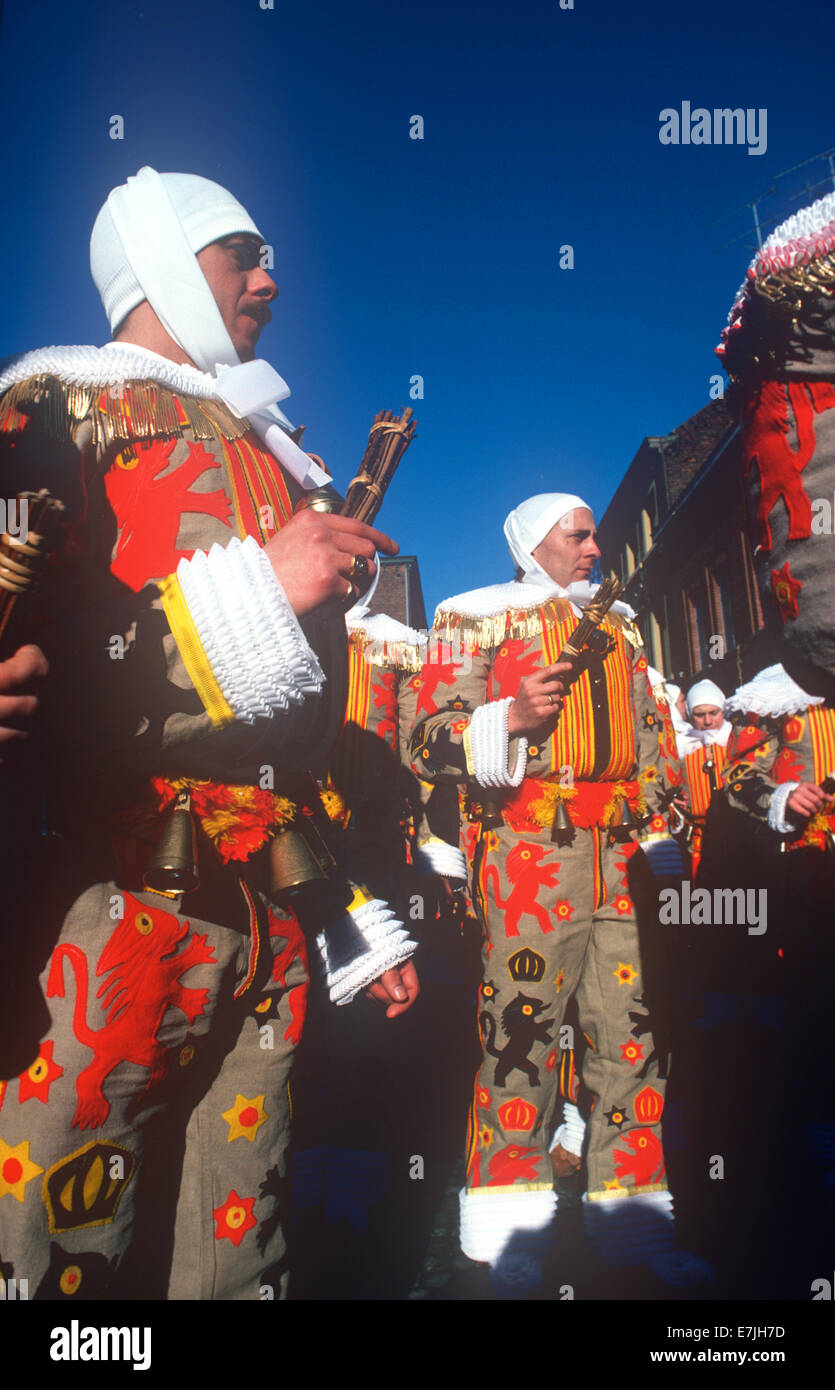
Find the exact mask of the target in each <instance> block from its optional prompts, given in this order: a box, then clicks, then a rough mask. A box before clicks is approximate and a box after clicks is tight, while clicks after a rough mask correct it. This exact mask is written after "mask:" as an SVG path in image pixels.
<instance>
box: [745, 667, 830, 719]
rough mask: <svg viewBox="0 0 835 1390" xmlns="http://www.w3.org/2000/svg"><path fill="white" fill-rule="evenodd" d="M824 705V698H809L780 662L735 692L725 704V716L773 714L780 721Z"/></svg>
mask: <svg viewBox="0 0 835 1390" xmlns="http://www.w3.org/2000/svg"><path fill="white" fill-rule="evenodd" d="M823 703H824V697H823V696H822V695H807V693H806V691H805V690H803V689H801V687H800V686H799V685H798V684H797V681H795V680H792V678H791V676H790V675H789V673H788V671H787V670H786V669H785V668H784V667H783V666H782V665H780V663H779V662H778V663H777V665H776V666H766V667H765V669H764V670H762V671H758V672H757V674H756V676H755V677H754V679H753V680H750V681H748V683H747V684H746V685H741V686H740V687H739V689H738V690H735V691H734V693H733V695H732V696H731V697H730V699H729V700H726V701H725V713H726V714H758V715H770V716H771V717H772V718H774V719H777V718H781V717H782V716H783V715H786V714H800V713H801V711H802V710H806V709H808V708H809V707H810V705H822V704H823Z"/></svg>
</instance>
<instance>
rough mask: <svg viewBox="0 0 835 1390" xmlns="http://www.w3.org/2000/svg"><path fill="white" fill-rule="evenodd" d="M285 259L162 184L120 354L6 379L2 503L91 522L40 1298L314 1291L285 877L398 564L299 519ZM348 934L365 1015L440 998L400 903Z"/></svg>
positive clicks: (116, 302)
mask: <svg viewBox="0 0 835 1390" xmlns="http://www.w3.org/2000/svg"><path fill="white" fill-rule="evenodd" d="M262 243H263V238H262V237H261V234H260V232H259V231H258V228H257V227H256V226H255V224H254V223H253V221H252V219H251V218H250V216H249V214H248V213H247V212H246V210H245V209H244V208H243V207H241V205H240V204H239V203H238V202H237V201H236V200H235V199H234V198H233V197H232V195H231V194H229V193H228V192H227V191H226V190H225V189H223V188H221V187H219V185H217V184H215V183H212V182H210V181H209V180H207V179H202V178H199V177H196V176H194V175H189V174H164V175H159V174H157V173H156V171H155V170H153V169H150V168H144V169H142V170H140V172H139V174H138V175H137V176H136V177H134V178H131V179H128V181H127V184H125V185H122V186H121V187H119V188H116V189H114V190H113V191H112V192H111V194H110V196H109V197H108V199H107V201H106V203H105V204H104V206H103V207H102V209H101V211H100V213H99V216H98V218H97V220H96V224H95V227H94V229H93V235H92V240H91V267H92V272H93V278H94V280H95V282H96V285H97V287H98V289H99V292H100V294H101V297H102V301H103V303H104V307H105V310H106V312H107V314H108V318H109V320H110V324H111V328H112V331H113V332H114V335H115V340H114V342H113V343H111V344H108V345H107V346H106V347H104V348H101V349H98V348H89V347H66V348H45V349H41V350H39V351H36V352H32V353H27V354H25V355H23V356H22V357H21V358H19V359H16V360H15V361H13V362H12V363H11V364H10V365H9V366H7V367H6V369H5V370H4V371H3V373H2V374H0V447H2V449H3V453H4V466H5V473H4V477H5V479H6V480H8V485H11V487H12V490H13V491H18V490H20V489H23V488H39V487H42V486H46V487H49V488H50V490H51V491H52V492H53V493H54V494H56V495H57V496H59V497H60V498H61V499H62V501H63V502H64V504H65V507H66V513H65V517H66V525H65V528H64V537H63V543H62V544H61V545H60V546H59V547H58V550H57V553H56V557H55V561H54V563H53V564H52V566H51V570H50V572H49V573H48V574H47V575H46V577H45V579H44V582H43V585H42V589H41V591H40V594H39V598H38V606H39V609H40V613H39V619H40V624H41V625H40V626H39V629H38V633H39V638H40V637H41V633H43V637H42V639H41V640H42V644H43V646H44V649H45V651H46V653H47V657H48V660H49V665H50V675H49V678H48V681H47V682H46V685H45V692H44V704H45V715H46V717H45V730H44V737H45V741H46V746H47V753H46V757H45V760H44V761H45V766H46V767H47V768H48V779H47V781H46V788H45V790H46V816H47V823H48V826H49V830H50V836H49V837H48V839H45V841H44V846H45V847H46V848H48V849H50V850H52V851H54V850H56V848H57V847H60V846H63V847H64V848H65V849H67V847H68V850H69V852H67V853H65V854H64V855H63V862H62V866H61V868H60V870H56V869H55V867H54V863H49V862H48V863H47V864H46V865H45V866H42V867H39V866H36V865H33V867H32V868H31V870H29V869H28V870H27V885H28V887H27V894H26V896H25V902H24V909H25V910H24V917H25V923H26V927H27V930H28V931H30V932H31V933H32V935H33V936H34V937H36V938H37V940H38V941H39V943H40V948H41V950H40V954H41V959H42V960H43V961H45V962H46V964H45V969H44V971H43V974H42V976H41V980H42V987H43V990H44V994H45V997H46V1002H47V1006H48V1008H49V1012H50V1021H49V1026H48V1028H47V1029H46V1030H45V1031H43V1032H41V1033H40V1034H39V1038H38V1039H36V1040H35V1041H34V1042H33V1044H32V1046H31V1048H30V1049H29V1054H28V1055H27V1058H26V1065H25V1067H24V1069H23V1071H20V1072H19V1073H18V1078H17V1079H16V1080H15V1079H10V1080H9V1084H8V1085H7V1086H6V1087H5V1091H4V1092H3V1091H0V1102H4V1103H3V1109H2V1111H0V1254H2V1259H3V1272H4V1275H5V1276H6V1277H17V1278H26V1279H28V1281H29V1286H30V1288H31V1289H32V1290H33V1294H34V1296H37V1297H41V1298H56V1299H60V1298H64V1297H74V1296H76V1295H77V1294H78V1293H79V1291H81V1290H83V1292H82V1297H85V1296H86V1297H89V1296H93V1297H124V1296H134V1297H140V1298H159V1297H166V1296H167V1297H169V1298H214V1299H218V1298H222V1299H259V1298H266V1297H278V1296H279V1295H280V1294H281V1293H282V1292H283V1290H284V1288H285V1284H286V1257H285V1243H284V1238H283V1235H282V1230H281V1215H282V1213H281V1210H280V1200H281V1198H282V1194H283V1193H284V1191H285V1188H286V1182H285V1179H286V1164H285V1150H286V1146H287V1138H288V1129H289V1113H290V1107H289V1096H288V1077H289V1073H290V1067H291V1063H292V1057H293V1052H294V1049H295V1047H296V1045H297V1043H298V1040H299V1037H300V1034H301V1028H302V1023H303V1018H304V1012H305V1001H306V993H307V988H308V965H307V950H306V944H305V940H304V937H303V935H302V933H301V931H300V929H299V925H298V922H297V921H296V919H295V917H294V916H293V915H292V914H291V913H289V912H287V911H286V910H284V909H283V908H281V907H280V906H278V905H277V903H276V902H275V901H274V900H272V899H271V897H270V896H269V892H268V888H269V884H268V874H267V865H266V859H267V855H268V854H269V845H270V841H271V840H272V838H273V837H274V836H275V835H276V834H277V832H279V831H281V830H282V827H285V826H287V825H288V824H289V823H290V818H291V817H293V816H298V817H301V816H302V813H303V812H304V811H308V812H313V811H314V810H315V809H316V808H315V807H311V806H308V805H307V804H306V803H299V802H298V801H297V802H294V801H293V799H292V797H293V796H295V795H296V793H295V791H293V792H292V795H291V794H288V790H287V788H288V787H290V786H293V785H295V784H293V783H290V782H288V780H287V779H288V778H293V777H295V776H297V775H298V776H301V775H302V774H305V775H306V774H307V773H308V772H311V771H312V772H316V771H317V764H318V760H319V759H320V758H324V757H325V756H326V754H327V751H328V749H329V748H330V746H331V744H332V742H333V738H334V736H335V733H336V731H337V730H338V728H339V727H340V725H341V721H342V698H343V677H344V669H345V628H344V622H343V604H344V602H345V601H347V600H348V598H349V596H351V597H355V596H356V592H357V586H355V583H354V580H355V578H356V579H358V582H359V578H358V577H359V576H363V580H362V582H363V583H364V582H365V580H366V579H367V578H371V577H373V575H374V574H375V572H376V562H375V558H374V557H375V553H376V552H377V551H378V550H380V551H384V552H386V553H389V554H391V553H394V552H395V551H396V550H397V546H396V545H395V543H394V542H393V541H391V540H390V539H389V538H388V537H387V536H385V535H383V534H382V533H381V532H379V531H376V530H375V529H374V528H372V527H369V526H365V525H363V524H361V523H359V522H356V521H353V520H351V519H348V518H344V517H339V516H329V515H321V514H320V513H316V512H313V511H310V510H307V511H303V512H301V513H299V514H295V507H296V504H297V503H298V502H299V501H300V499H301V498H302V497H303V496H304V493H305V491H306V490H308V489H309V488H310V487H311V486H317V485H319V484H321V483H324V482H326V481H327V475H326V474H324V472H323V470H322V469H320V468H319V467H318V465H317V464H316V462H315V461H314V460H312V459H311V458H310V457H309V456H308V455H306V454H304V453H303V452H302V451H301V449H299V448H298V445H297V444H296V443H295V442H294V440H293V438H292V427H291V426H290V424H289V421H287V419H286V417H285V416H284V415H283V414H282V412H281V411H280V409H279V408H278V406H277V404H276V402H277V401H278V400H279V399H282V398H283V397H284V396H286V395H287V394H288V393H287V388H286V386H285V385H284V383H283V382H282V380H281V378H280V377H279V376H278V375H277V373H276V372H274V371H273V369H272V368H271V367H269V366H268V364H267V363H266V362H264V361H261V360H256V359H255V355H254V354H255V347H256V343H257V340H258V336H259V334H260V331H261V329H262V327H263V326H264V324H265V323H266V322H268V321H269V317H270V308H269V306H270V303H271V302H272V301H273V300H274V299H275V297H276V294H277V289H276V286H275V284H274V282H273V281H272V279H271V278H270V276H269V275H268V274H267V273H266V271H265V270H264V269H262V268H261V265H260V261H259V252H260V248H261V246H262ZM2 712H3V707H2V704H0V714H2ZM175 808H177V809H175ZM177 817H179V820H177ZM183 817H186V820H185V821H184V820H183ZM186 825H187V826H188V827H189V830H188V832H186V833H185V838H186V839H187V840H188V841H189V843H193V845H194V848H195V851H196V867H194V866H193V865H192V866H190V867H187V868H186V869H184V868H183V866H182V862H181V861H179V860H178V861H177V864H178V865H179V867H177V866H176V865H175V868H174V869H173V870H172V864H171V861H170V859H167V858H165V857H164V856H163V855H162V849H161V846H162V845H163V843H167V842H166V841H165V836H166V835H167V834H168V832H169V831H170V830H171V829H172V827H175V826H178V827H179V841H178V843H179V844H180V845H182V841H183V831H184V826H186ZM192 836H193V841H192ZM166 852H167V851H166ZM152 868H153V875H152V874H151V869H152ZM45 882H46V886H47V887H48V889H49V903H48V905H47V904H45V903H44V901H43V899H42V896H41V895H40V893H39V889H40V888H41V887H42V886H43V884H44V883H45ZM346 901H347V899H346ZM350 916H351V927H352V931H353V939H354V941H355V942H358V943H359V946H360V947H361V949H359V951H358V957H359V958H358V960H352V961H351V962H350V971H351V987H352V991H353V992H356V990H357V989H364V988H372V989H373V990H374V991H375V993H376V995H377V997H379V998H380V999H381V1001H382V1002H383V1003H385V1004H386V1006H387V1012H388V1013H389V1016H390V1017H391V1016H394V1015H395V1014H396V1013H398V1012H401V1011H402V1010H403V1009H404V1008H406V1007H408V1006H409V1004H410V1003H411V1002H412V1000H413V999H414V997H415V995H416V993H417V979H416V976H415V973H414V968H413V966H412V965H411V963H410V960H409V958H410V956H411V954H412V952H413V950H414V943H412V942H410V941H409V940H408V935H407V933H406V931H405V930H404V929H403V928H402V926H401V924H400V923H399V922H397V921H396V920H395V918H394V914H393V912H391V911H390V910H389V909H388V907H387V905H386V904H384V903H380V902H378V901H368V900H365V901H362V900H361V899H358V900H357V901H355V902H353V903H352V905H351V909H350ZM321 925H322V928H325V927H327V926H328V923H325V922H323V923H322V924H321ZM346 969H347V967H346ZM345 973H346V971H345V969H343V970H342V972H341V973H340V971H338V970H337V971H336V972H335V975H336V977H338V978H331V979H330V980H329V985H330V987H331V992H332V997H340V998H342V997H344V994H343V995H340V994H339V990H340V989H341V986H342V983H343V981H342V976H343V975H344V974H345ZM375 982H376V983H375ZM349 997H350V996H349ZM26 1022H27V1021H26V1020H24V1024H26Z"/></svg>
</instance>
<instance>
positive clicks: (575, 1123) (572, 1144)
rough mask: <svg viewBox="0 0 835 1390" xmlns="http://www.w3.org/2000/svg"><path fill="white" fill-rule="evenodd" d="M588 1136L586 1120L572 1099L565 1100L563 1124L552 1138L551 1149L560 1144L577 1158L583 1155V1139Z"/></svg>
mask: <svg viewBox="0 0 835 1390" xmlns="http://www.w3.org/2000/svg"><path fill="white" fill-rule="evenodd" d="M585 1137H586V1122H585V1120H584V1119H583V1117H582V1115H581V1114H580V1112H579V1110H578V1109H577V1106H576V1105H572V1103H571V1101H570V1100H567V1101H564V1102H563V1107H562V1124H561V1125H560V1127H559V1129H558V1130H557V1132H556V1134H555V1135H554V1137H553V1139H552V1140H551V1150H553V1149H555V1148H556V1146H557V1144H559V1145H560V1146H561V1147H562V1148H563V1149H565V1151H566V1153H570V1154H575V1155H576V1157H577V1158H582V1155H583V1140H584V1139H585Z"/></svg>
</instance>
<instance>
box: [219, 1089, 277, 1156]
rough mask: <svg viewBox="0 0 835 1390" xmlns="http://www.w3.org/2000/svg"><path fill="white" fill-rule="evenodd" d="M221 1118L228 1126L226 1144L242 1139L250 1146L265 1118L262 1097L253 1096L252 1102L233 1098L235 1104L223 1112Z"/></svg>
mask: <svg viewBox="0 0 835 1390" xmlns="http://www.w3.org/2000/svg"><path fill="white" fill-rule="evenodd" d="M223 1118H224V1120H225V1121H226V1123H227V1124H228V1126H229V1139H228V1143H230V1144H231V1143H232V1140H233V1139H240V1138H242V1137H243V1138H244V1139H248V1140H249V1142H250V1144H251V1143H252V1142H253V1140H254V1139H255V1136H256V1134H257V1133H258V1130H259V1129H260V1127H261V1125H262V1124H263V1123H264V1121H265V1120H266V1118H267V1112H266V1111H265V1109H264V1097H263V1096H255V1098H254V1100H248V1099H247V1097H246V1096H242V1095H237V1096H235V1104H234V1105H233V1106H231V1107H230V1108H229V1109H228V1110H224V1111H223Z"/></svg>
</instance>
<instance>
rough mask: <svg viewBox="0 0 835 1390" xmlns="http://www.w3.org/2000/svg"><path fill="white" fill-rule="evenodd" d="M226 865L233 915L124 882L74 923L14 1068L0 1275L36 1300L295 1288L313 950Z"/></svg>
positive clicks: (92, 898) (3, 1142)
mask: <svg viewBox="0 0 835 1390" xmlns="http://www.w3.org/2000/svg"><path fill="white" fill-rule="evenodd" d="M228 878H229V881H230V892H229V899H230V901H231V900H232V899H234V900H235V902H236V904H237V906H236V908H235V909H234V910H232V911H230V914H229V918H228V921H227V924H226V925H222V924H221V923H219V922H217V921H211V920H206V916H205V915H204V916H200V915H197V914H196V913H192V914H189V912H188V902H189V898H186V899H185V900H184V905H185V911H177V910H176V907H175V903H176V902H177V900H174V902H172V901H171V900H169V899H166V898H164V897H162V896H160V895H158V894H153V893H144V892H137V893H130V892H127V891H125V890H124V889H123V888H120V887H118V886H117V884H116V883H115V882H110V883H98V884H96V885H94V886H93V887H90V888H88V889H87V890H86V891H85V892H83V893H82V895H81V896H80V897H79V898H78V899H77V900H76V902H75V903H74V905H73V907H72V908H71V910H70V912H69V914H68V915H67V916H66V918H65V920H64V922H63V926H62V929H61V932H60V937H59V939H58V942H57V944H56V945H55V947H54V949H53V950H52V953H51V956H50V959H49V961H48V964H47V967H46V969H45V971H44V973H43V976H42V980H41V984H42V989H43V992H44V995H45V998H46V1005H47V1008H48V1010H49V1014H50V1022H49V1026H48V1029H47V1031H46V1033H45V1036H44V1037H43V1038H42V1041H41V1043H40V1047H39V1049H38V1052H37V1056H33V1058H32V1061H31V1063H30V1064H29V1065H28V1066H27V1067H26V1068H25V1069H24V1071H23V1072H22V1073H21V1074H20V1075H19V1076H18V1077H16V1078H13V1079H10V1080H8V1081H7V1082H5V1083H0V1266H1V1270H0V1272H2V1274H3V1276H4V1277H5V1278H6V1279H9V1278H12V1277H14V1278H15V1279H16V1280H17V1281H18V1287H19V1286H20V1281H22V1280H26V1281H27V1286H28V1296H29V1297H30V1298H50V1299H70V1300H73V1301H79V1300H81V1299H86V1298H124V1297H131V1298H148V1299H155V1298H166V1297H169V1298H175V1299H266V1298H278V1297H280V1296H281V1294H282V1292H283V1290H284V1287H285V1284H286V1270H285V1249H286V1247H285V1241H284V1236H283V1233H282V1229H281V1216H282V1211H281V1203H282V1199H283V1194H284V1188H285V1185H286V1170H285V1161H284V1153H285V1149H286V1146H287V1140H288V1134H289V1095H288V1082H289V1074H290V1068H291V1064H292V1057H293V1052H294V1049H295V1045H296V1043H297V1042H298V1038H299V1036H300V1033H301V1026H302V1020H303V1017H304V1007H305V1002H306V994H307V986H308V970H307V960H306V951H305V945H304V939H303V937H302V935H301V932H300V930H299V928H298V926H297V924H296V922H295V920H294V919H290V920H282V919H281V917H280V915H277V914H276V913H275V912H274V911H272V910H271V909H269V908H268V907H267V906H266V905H265V903H264V902H263V901H262V900H261V899H260V897H259V896H258V895H257V894H256V893H254V892H253V890H252V889H251V888H249V887H248V886H247V885H246V884H245V883H244V882H243V881H242V880H241V879H239V878H237V876H236V875H234V874H232V873H231V871H230V874H229V876H228ZM201 911H203V912H204V913H205V907H201ZM209 915H211V914H209Z"/></svg>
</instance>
